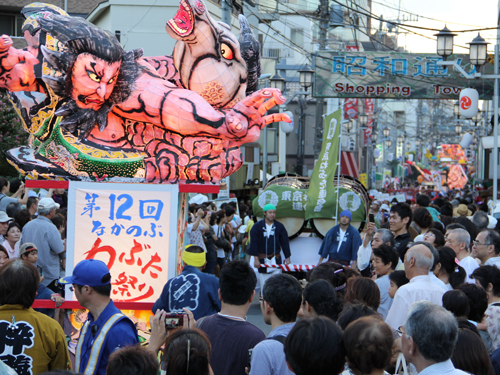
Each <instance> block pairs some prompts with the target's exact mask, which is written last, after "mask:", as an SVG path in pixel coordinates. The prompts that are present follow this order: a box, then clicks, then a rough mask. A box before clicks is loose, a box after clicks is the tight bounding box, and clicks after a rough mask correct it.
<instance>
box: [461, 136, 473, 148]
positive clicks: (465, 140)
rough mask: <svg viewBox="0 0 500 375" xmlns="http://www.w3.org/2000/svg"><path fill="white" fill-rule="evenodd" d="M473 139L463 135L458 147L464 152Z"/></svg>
mask: <svg viewBox="0 0 500 375" xmlns="http://www.w3.org/2000/svg"><path fill="white" fill-rule="evenodd" d="M473 139H474V137H473V136H472V134H470V133H465V134H464V136H463V137H462V141H461V142H460V147H462V148H463V149H464V150H465V149H466V148H468V147H469V146H470V144H471V143H472V141H473Z"/></svg>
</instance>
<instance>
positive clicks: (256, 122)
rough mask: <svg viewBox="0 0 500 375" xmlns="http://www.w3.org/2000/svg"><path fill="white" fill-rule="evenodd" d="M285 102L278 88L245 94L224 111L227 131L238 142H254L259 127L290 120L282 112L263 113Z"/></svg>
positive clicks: (257, 135)
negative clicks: (240, 99)
mask: <svg viewBox="0 0 500 375" xmlns="http://www.w3.org/2000/svg"><path fill="white" fill-rule="evenodd" d="M284 102H285V98H284V97H283V96H282V95H281V92H280V90H278V89H271V88H265V89H262V90H259V91H257V92H255V93H253V94H252V95H250V96H247V97H246V98H245V99H243V100H242V101H240V102H238V103H237V104H236V105H235V106H234V107H233V108H232V109H230V110H228V111H224V112H225V114H226V121H225V122H226V127H227V131H228V133H229V134H230V135H231V136H232V137H234V140H237V142H238V143H241V144H243V143H247V142H254V141H256V140H257V139H258V138H259V135H260V131H261V129H264V127H265V126H266V125H267V124H270V123H272V122H279V121H284V122H292V120H291V119H290V117H288V115H286V114H284V113H273V114H270V115H267V116H266V115H265V113H266V112H267V111H268V110H269V109H271V108H273V107H274V106H275V105H280V104H283V103H284Z"/></svg>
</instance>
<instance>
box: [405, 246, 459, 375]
mask: <svg viewBox="0 0 500 375" xmlns="http://www.w3.org/2000/svg"><path fill="white" fill-rule="evenodd" d="M408 252H409V251H408ZM400 333H401V334H402V336H401V345H402V346H403V354H404V356H405V358H406V360H407V361H409V362H411V363H412V364H413V365H414V366H415V368H416V369H417V372H418V374H419V375H434V374H439V375H466V374H467V373H466V372H464V371H462V370H458V369H456V368H455V366H454V365H453V362H451V355H452V353H453V348H454V347H455V343H456V342H457V337H458V324H457V320H456V319H455V317H454V316H453V314H452V313H450V312H449V311H446V310H445V309H444V308H442V307H441V306H436V305H435V304H433V303H431V302H428V301H420V302H415V303H414V304H413V305H412V306H411V309H410V312H409V313H408V319H406V322H405V325H404V327H402V328H401V331H400Z"/></svg>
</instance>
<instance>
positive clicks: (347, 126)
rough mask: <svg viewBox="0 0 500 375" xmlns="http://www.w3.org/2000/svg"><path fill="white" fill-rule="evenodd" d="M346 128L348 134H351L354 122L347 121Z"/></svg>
mask: <svg viewBox="0 0 500 375" xmlns="http://www.w3.org/2000/svg"><path fill="white" fill-rule="evenodd" d="M344 126H345V130H347V132H348V133H349V132H350V131H351V129H352V127H353V123H352V120H349V121H347V122H346V123H345V124H344Z"/></svg>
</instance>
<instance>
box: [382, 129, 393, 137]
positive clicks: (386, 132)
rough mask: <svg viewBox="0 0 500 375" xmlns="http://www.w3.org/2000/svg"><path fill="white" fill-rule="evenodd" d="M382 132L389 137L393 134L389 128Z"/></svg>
mask: <svg viewBox="0 0 500 375" xmlns="http://www.w3.org/2000/svg"><path fill="white" fill-rule="evenodd" d="M382 134H383V135H384V137H385V138H387V137H388V136H389V134H391V131H390V130H389V129H388V128H385V129H384V130H382Z"/></svg>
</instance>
